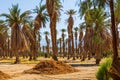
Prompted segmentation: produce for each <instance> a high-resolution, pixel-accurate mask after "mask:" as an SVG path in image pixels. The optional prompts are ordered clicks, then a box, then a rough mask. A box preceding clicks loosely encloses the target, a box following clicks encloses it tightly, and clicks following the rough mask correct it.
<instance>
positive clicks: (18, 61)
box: [14, 50, 20, 64]
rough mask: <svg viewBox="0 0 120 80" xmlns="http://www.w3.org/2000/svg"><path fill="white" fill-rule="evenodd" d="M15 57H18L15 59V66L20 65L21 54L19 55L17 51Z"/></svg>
mask: <svg viewBox="0 0 120 80" xmlns="http://www.w3.org/2000/svg"><path fill="white" fill-rule="evenodd" d="M15 55H16V59H15V62H14V64H19V63H20V59H19V53H18V51H17V50H15Z"/></svg>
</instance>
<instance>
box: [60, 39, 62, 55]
mask: <svg viewBox="0 0 120 80" xmlns="http://www.w3.org/2000/svg"><path fill="white" fill-rule="evenodd" d="M61 43H62V41H61V38H60V57H62V48H61Z"/></svg>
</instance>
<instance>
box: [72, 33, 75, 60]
mask: <svg viewBox="0 0 120 80" xmlns="http://www.w3.org/2000/svg"><path fill="white" fill-rule="evenodd" d="M72 55H73V60H75V52H74V38H73V32H72Z"/></svg>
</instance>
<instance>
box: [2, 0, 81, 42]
mask: <svg viewBox="0 0 120 80" xmlns="http://www.w3.org/2000/svg"><path fill="white" fill-rule="evenodd" d="M44 1H45V0H43V3H44ZM61 1H63V0H61ZM76 1H77V0H64V2H62V6H63V8H62V10H63V11H61V16H60V18H61V20H60V21H59V22H58V23H57V27H56V29H57V31H58V33H57V38H60V36H61V29H63V28H64V29H67V23H66V21H65V20H66V19H67V18H68V17H69V16H68V15H66V14H65V11H66V10H69V9H74V10H76V11H77V13H76V15H74V16H73V17H74V26H73V27H78V26H79V24H80V23H81V22H82V21H83V20H80V17H79V13H78V10H79V8H78V6H77V5H75V4H76V3H77V2H76ZM39 2H40V0H1V2H0V14H1V13H9V10H8V9H9V8H11V7H12V4H13V5H16V4H18V5H19V8H20V9H21V12H24V11H26V10H32V9H34V8H35V6H38V5H39ZM32 15H33V17H35V15H36V14H32ZM0 19H3V18H0ZM44 31H49V32H50V29H49V22H48V23H47V25H46V28H44V29H41V30H40V32H41V35H42V39H43V40H44V34H43V32H44ZM66 34H67V32H66ZM49 38H50V36H49Z"/></svg>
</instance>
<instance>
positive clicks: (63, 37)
mask: <svg viewBox="0 0 120 80" xmlns="http://www.w3.org/2000/svg"><path fill="white" fill-rule="evenodd" d="M61 31H62V42H63V49H62V50H63V58H64V56H65V32H66V29H61Z"/></svg>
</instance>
